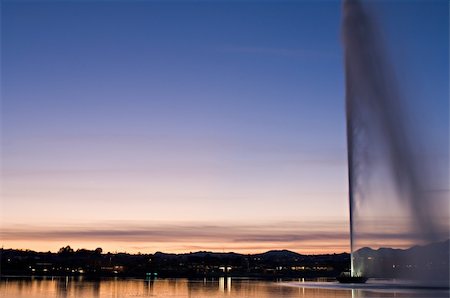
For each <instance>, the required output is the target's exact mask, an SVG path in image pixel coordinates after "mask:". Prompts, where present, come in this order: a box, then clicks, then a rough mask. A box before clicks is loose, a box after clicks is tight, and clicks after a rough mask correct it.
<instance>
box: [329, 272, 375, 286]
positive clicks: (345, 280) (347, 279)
mask: <svg viewBox="0 0 450 298" xmlns="http://www.w3.org/2000/svg"><path fill="white" fill-rule="evenodd" d="M336 280H337V281H338V282H339V283H341V284H363V283H366V281H367V280H368V278H367V277H365V276H352V275H351V274H350V273H349V272H345V273H342V274H341V275H339V276H338V277H336Z"/></svg>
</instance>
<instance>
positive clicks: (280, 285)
mask: <svg viewBox="0 0 450 298" xmlns="http://www.w3.org/2000/svg"><path fill="white" fill-rule="evenodd" d="M448 295H449V292H448V291H436V290H433V291H429V290H428V291H425V290H409V291H387V292H386V291H381V292H380V291H365V290H362V289H353V290H352V289H336V288H332V287H331V288H313V287H311V283H309V286H307V287H306V286H301V282H300V283H299V282H298V281H297V282H296V283H295V285H294V284H289V283H286V282H271V281H257V280H246V279H232V278H219V279H215V280H211V279H208V280H207V279H203V280H188V279H158V280H152V281H144V280H138V279H103V280H86V279H82V278H69V277H67V278H59V277H58V278H51V277H47V278H39V279H38V278H3V279H2V280H1V281H0V297H5V298H6V297H7V298H25V297H27V298H40V297H46V298H52V297H58V298H72V297H83V298H91V297H92V298H93V297H96V298H105V297H108V298H110V297H114V298H119V297H172V298H181V297H190V298H194V297H197V298H206V297H227V298H244V297H245V298H251V297H259V298H266V297H267V298H268V297H271V298H278V297H283V298H292V297H298V298H301V297H304V298H319V297H321V298H332V297H333V298H358V297H371V298H372V297H421V298H431V297H433V298H434V297H448Z"/></svg>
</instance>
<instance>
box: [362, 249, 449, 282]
mask: <svg viewBox="0 0 450 298" xmlns="http://www.w3.org/2000/svg"><path fill="white" fill-rule="evenodd" d="M354 255H355V260H356V264H359V265H361V268H360V269H362V271H363V272H364V274H365V275H367V276H369V277H392V278H413V279H414V278H418V279H436V278H440V279H447V280H448V277H449V258H450V241H449V240H446V241H442V242H436V243H430V244H427V245H422V246H413V247H411V248H408V249H394V248H386V247H382V248H379V249H372V248H369V247H364V248H361V249H359V250H357V251H356V252H355V254H354Z"/></svg>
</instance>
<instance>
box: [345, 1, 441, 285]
mask: <svg viewBox="0 0 450 298" xmlns="http://www.w3.org/2000/svg"><path fill="white" fill-rule="evenodd" d="M378 31H379V26H377V23H376V21H375V19H374V17H373V14H371V13H370V11H369V10H368V9H367V7H366V4H365V3H362V2H361V1H359V0H344V1H343V27H342V33H343V44H344V55H345V57H344V59H345V78H346V86H345V87H346V117H347V145H348V175H349V205H350V246H351V252H352V256H351V272H352V275H353V276H354V275H366V276H378V277H399V278H408V279H416V280H421V281H429V280H431V279H434V280H435V279H436V278H437V279H439V280H441V281H443V282H444V283H446V284H447V286H448V280H449V269H448V235H449V224H448V223H449V222H448V219H449V206H448V185H445V186H444V187H443V190H442V186H440V188H441V190H440V191H437V188H439V187H437V186H436V181H437V180H439V179H436V177H437V175H441V176H442V174H439V173H437V172H438V171H437V169H438V168H439V166H440V168H442V165H437V164H433V163H432V162H430V160H429V159H428V158H426V157H424V155H425V154H424V153H423V150H422V149H423V146H422V145H423V141H424V140H423V138H422V137H421V136H420V134H419V133H418V130H417V129H415V127H414V125H415V124H417V123H413V122H412V121H411V120H410V118H408V116H409V114H408V111H409V104H410V102H409V101H408V98H405V97H403V96H402V95H401V92H400V88H399V84H398V83H397V82H396V77H395V74H394V71H393V69H392V68H393V67H391V65H392V64H391V63H390V61H389V59H388V57H387V51H386V47H384V44H383V41H382V38H381V34H380V33H379V32H378ZM413 124H414V125H413ZM419 125H420V123H419ZM446 146H447V144H446ZM447 157H448V156H447ZM446 161H448V158H447V159H446ZM444 172H445V171H444ZM446 173H448V172H446ZM444 175H445V174H444ZM447 178H448V177H447ZM440 179H442V177H441V178H440ZM444 180H446V179H445V178H444ZM447 181H448V180H447ZM439 241H441V243H440V244H439V245H440V246H439V245H438V244H434V243H438V242H439ZM442 241H444V242H442ZM445 241H446V242H445ZM414 245H428V246H426V247H423V248H420V247H415V248H413V249H412V250H407V251H403V252H399V251H397V250H378V251H376V253H374V251H372V250H371V249H369V248H364V247H371V248H380V247H403V248H404V247H408V246H414ZM436 245H438V246H439V248H436V247H437V246H436ZM445 250H447V251H446V252H444V251H445ZM437 251H439V253H437ZM370 252H372V253H370ZM396 256H397V257H396ZM398 258H401V260H399V259H398ZM442 258H444V259H443V260H442ZM396 266H398V267H396Z"/></svg>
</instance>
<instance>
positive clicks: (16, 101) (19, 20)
mask: <svg viewBox="0 0 450 298" xmlns="http://www.w3.org/2000/svg"><path fill="white" fill-rule="evenodd" d="M372 5H373V6H374V7H373V9H374V11H376V13H377V15H378V16H379V18H380V24H381V27H382V29H383V31H385V33H386V34H385V38H386V43H387V45H388V47H389V49H390V50H391V53H392V57H393V61H396V63H395V66H398V69H399V71H398V74H399V76H400V77H401V78H404V79H405V81H407V82H409V84H408V85H407V86H408V88H407V90H406V91H405V93H406V94H408V95H411V98H412V103H413V104H412V106H413V107H415V109H416V110H417V111H420V113H421V116H422V118H421V119H422V122H423V123H424V125H423V126H422V129H423V131H424V132H425V135H426V136H427V145H428V147H429V148H428V149H429V154H431V155H432V156H433V157H435V158H436V159H438V160H439V162H441V164H445V163H446V164H448V132H449V131H448V125H449V123H448V110H449V106H448V95H449V94H448V80H449V76H448V50H449V41H448V35H449V29H448V22H449V15H448V14H449V13H448V11H449V9H448V2H447V1H438V0H434V1H408V2H406V1H405V2H402V1H383V2H378V4H377V5H374V3H372ZM340 26H341V3H340V2H339V1H281V2H280V1H231V2H224V1H12V0H6V1H2V4H1V97H2V98H1V99H2V100H1V147H2V152H1V157H2V158H1V162H2V164H1V165H2V166H1V213H0V214H1V218H0V223H1V235H0V236H1V242H2V243H1V244H2V245H3V246H4V247H5V248H9V247H11V248H23V249H25V248H29V249H34V250H41V251H47V250H51V251H57V250H58V249H59V248H60V247H62V246H65V245H71V246H72V247H74V248H81V247H85V248H91V249H94V248H96V247H98V246H101V247H102V248H103V249H104V251H127V252H150V253H152V252H156V251H165V252H186V251H197V250H213V251H236V252H262V251H266V250H269V249H291V250H293V251H297V252H301V253H324V252H327V253H328V252H343V251H348V249H349V248H348V246H349V244H348V210H347V209H348V204H347V189H348V187H347V170H346V163H347V160H346V156H347V155H346V154H347V153H346V136H345V99H344V98H345V90H344V85H345V84H344V83H345V82H344V69H343V54H342V42H341V31H340V30H341V27H340ZM443 187H444V188H445V187H447V189H448V185H444V186H443ZM380 237H382V236H380ZM396 244H398V245H402V243H401V240H399V242H398V243H396Z"/></svg>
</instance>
